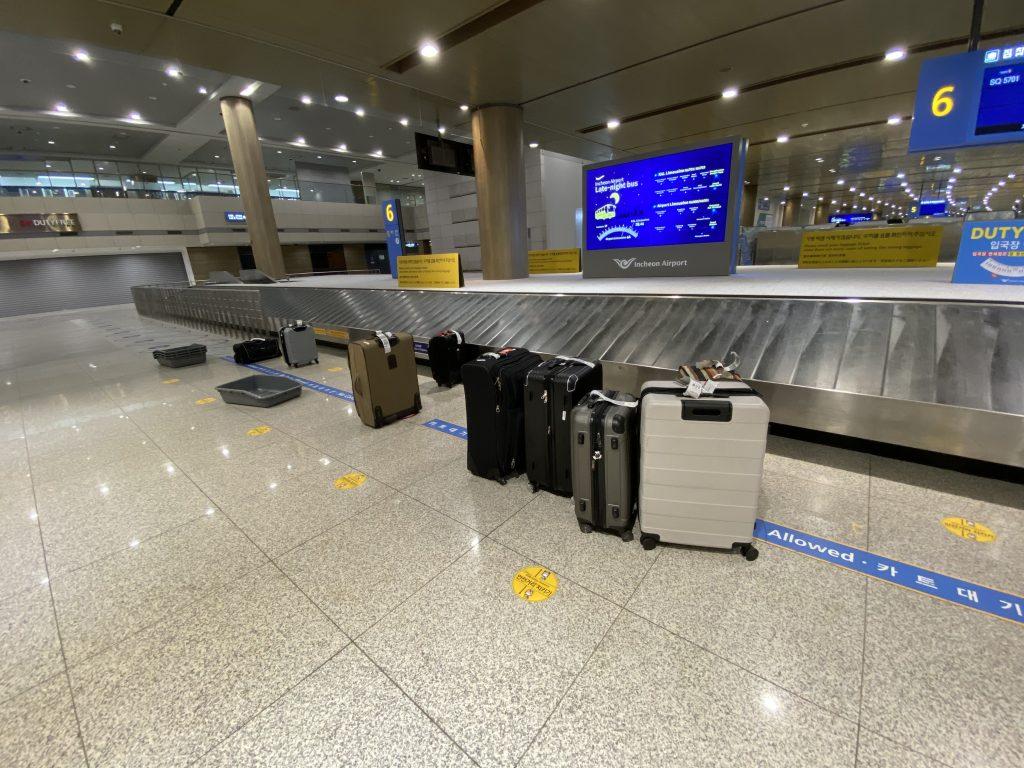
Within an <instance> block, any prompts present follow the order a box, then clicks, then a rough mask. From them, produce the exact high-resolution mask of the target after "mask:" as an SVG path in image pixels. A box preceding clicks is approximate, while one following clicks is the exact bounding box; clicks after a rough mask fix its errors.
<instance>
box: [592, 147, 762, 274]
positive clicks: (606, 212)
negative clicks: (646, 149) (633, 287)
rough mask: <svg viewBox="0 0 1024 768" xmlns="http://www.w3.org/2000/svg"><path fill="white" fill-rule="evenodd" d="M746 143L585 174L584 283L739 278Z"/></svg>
mask: <svg viewBox="0 0 1024 768" xmlns="http://www.w3.org/2000/svg"><path fill="white" fill-rule="evenodd" d="M746 149H747V142H746V139H729V140H726V141H723V142H719V143H716V144H710V145H695V146H690V147H683V148H680V149H673V150H670V151H662V152H657V153H652V154H648V155H640V156H638V157H634V158H630V159H628V160H610V161H607V162H603V163H596V164H594V165H588V166H585V167H584V169H583V200H584V204H583V214H584V218H585V222H584V227H583V230H584V232H583V234H584V237H583V242H584V251H583V276H584V277H671V276H688V275H728V274H729V273H730V272H733V271H735V266H736V261H735V259H736V236H737V233H738V230H739V221H738V218H739V209H740V205H739V203H740V201H739V194H740V192H741V188H742V187H741V184H742V181H741V180H742V178H743V175H742V174H743V164H744V161H745V158H746Z"/></svg>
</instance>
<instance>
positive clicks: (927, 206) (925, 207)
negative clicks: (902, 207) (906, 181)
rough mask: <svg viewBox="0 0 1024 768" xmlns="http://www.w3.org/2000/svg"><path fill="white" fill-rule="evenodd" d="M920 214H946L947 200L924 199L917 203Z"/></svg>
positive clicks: (918, 213)
mask: <svg viewBox="0 0 1024 768" xmlns="http://www.w3.org/2000/svg"><path fill="white" fill-rule="evenodd" d="M917 215H918V216H945V215H946V201H945V200H922V201H921V202H920V203H918V205H917Z"/></svg>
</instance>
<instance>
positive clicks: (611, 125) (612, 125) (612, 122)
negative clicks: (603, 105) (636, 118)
mask: <svg viewBox="0 0 1024 768" xmlns="http://www.w3.org/2000/svg"><path fill="white" fill-rule="evenodd" d="M621 124H622V123H620V122H619V121H618V120H617V119H616V118H614V117H613V118H612V119H611V120H609V121H608V122H607V123H605V127H606V128H607V129H608V130H609V131H614V130H615V129H616V128H618V127H619V126H620V125H621Z"/></svg>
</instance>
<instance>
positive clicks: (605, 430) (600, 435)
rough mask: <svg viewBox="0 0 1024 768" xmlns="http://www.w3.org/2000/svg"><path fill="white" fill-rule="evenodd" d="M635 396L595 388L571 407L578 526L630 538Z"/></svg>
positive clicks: (633, 515) (633, 512)
mask: <svg viewBox="0 0 1024 768" xmlns="http://www.w3.org/2000/svg"><path fill="white" fill-rule="evenodd" d="M636 419H637V400H636V398H634V397H632V396H631V395H628V394H625V393H621V392H605V391H601V390H595V391H593V392H591V393H590V395H588V396H587V397H586V398H585V399H584V400H583V401H582V402H580V404H579V405H577V406H576V407H575V408H573V409H572V425H571V428H572V490H573V496H575V497H576V519H577V521H578V522H579V525H580V530H581V531H583V532H584V533H590V532H591V531H593V530H594V529H595V528H598V529H600V530H604V531H610V532H612V533H617V534H618V535H619V536H620V537H621V538H622V540H623V541H632V540H633V521H634V520H635V518H636V502H637V450H636V445H637V443H636V427H637V424H636Z"/></svg>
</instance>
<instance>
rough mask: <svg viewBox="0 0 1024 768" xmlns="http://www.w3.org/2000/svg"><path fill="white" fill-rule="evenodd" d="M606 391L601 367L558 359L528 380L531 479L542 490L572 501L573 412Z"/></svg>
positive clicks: (528, 469) (536, 370)
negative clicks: (587, 398)
mask: <svg viewBox="0 0 1024 768" xmlns="http://www.w3.org/2000/svg"><path fill="white" fill-rule="evenodd" d="M600 387H601V367H600V366H599V365H596V364H595V363H589V362H587V361H586V360H578V359H576V358H571V357H556V358H553V359H551V360H548V361H547V362H544V363H541V364H540V365H538V366H537V367H536V368H533V369H531V370H530V371H529V372H528V373H527V374H526V391H525V398H526V400H525V404H524V406H523V408H524V412H525V414H526V476H527V478H529V480H530V485H531V487H532V488H533V490H534V491H535V492H536V491H538V490H540V489H541V488H543V489H544V490H546V491H551V493H555V494H558V495H559V496H572V425H571V424H570V416H571V414H572V409H573V408H574V407H575V406H576V404H577V403H578V402H579V401H580V400H582V399H583V398H584V397H585V396H586V395H587V394H588V393H589V392H590V391H591V390H593V389H600Z"/></svg>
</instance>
